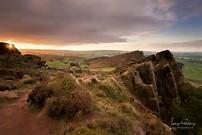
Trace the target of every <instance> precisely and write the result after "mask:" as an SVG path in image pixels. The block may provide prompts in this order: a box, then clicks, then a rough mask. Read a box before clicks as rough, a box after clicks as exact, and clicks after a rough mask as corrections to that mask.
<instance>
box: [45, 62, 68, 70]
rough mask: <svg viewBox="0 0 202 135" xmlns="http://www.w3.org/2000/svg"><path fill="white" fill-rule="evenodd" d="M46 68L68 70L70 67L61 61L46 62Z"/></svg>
mask: <svg viewBox="0 0 202 135" xmlns="http://www.w3.org/2000/svg"><path fill="white" fill-rule="evenodd" d="M47 65H48V67H50V68H55V69H68V68H69V67H70V65H69V63H67V64H66V63H64V62H61V61H49V62H47Z"/></svg>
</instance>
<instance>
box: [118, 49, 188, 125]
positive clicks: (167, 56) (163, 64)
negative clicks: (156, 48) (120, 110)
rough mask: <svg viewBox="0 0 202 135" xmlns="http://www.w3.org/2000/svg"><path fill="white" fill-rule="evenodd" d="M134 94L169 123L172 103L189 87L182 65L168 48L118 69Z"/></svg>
mask: <svg viewBox="0 0 202 135" xmlns="http://www.w3.org/2000/svg"><path fill="white" fill-rule="evenodd" d="M116 71H117V73H119V75H120V77H121V79H122V80H123V81H124V83H125V85H126V86H127V87H128V88H129V90H130V91H131V93H133V94H134V96H135V97H136V98H137V99H139V100H140V101H141V102H142V103H143V104H144V105H145V106H146V107H147V108H149V109H150V110H152V111H153V112H155V113H156V114H158V115H160V117H161V118H162V119H163V120H165V121H166V122H169V121H170V117H171V116H172V110H171V107H172V104H173V102H175V100H176V99H177V97H178V93H179V91H180V90H182V89H183V88H184V86H185V81H184V76H183V74H182V71H181V68H179V66H178V64H177V62H176V61H175V59H174V56H173V54H172V53H171V52H170V51H168V50H166V51H162V52H159V53H157V54H156V55H151V56H148V57H146V58H144V59H143V60H141V61H139V62H133V63H130V64H128V65H125V66H123V67H121V68H119V69H117V70H116Z"/></svg>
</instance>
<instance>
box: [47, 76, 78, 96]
mask: <svg viewBox="0 0 202 135" xmlns="http://www.w3.org/2000/svg"><path fill="white" fill-rule="evenodd" d="M50 86H51V87H52V88H53V89H54V91H55V93H56V94H57V95H68V94H69V93H70V92H71V91H73V90H74V89H75V88H77V84H76V81H75V80H74V78H72V77H71V76H65V77H64V76H58V77H56V78H55V80H54V81H53V82H51V83H50Z"/></svg>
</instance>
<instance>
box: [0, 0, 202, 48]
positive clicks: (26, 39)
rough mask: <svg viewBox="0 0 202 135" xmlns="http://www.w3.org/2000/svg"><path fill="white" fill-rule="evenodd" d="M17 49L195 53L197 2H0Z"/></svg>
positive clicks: (3, 28) (2, 24)
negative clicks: (167, 50)
mask: <svg viewBox="0 0 202 135" xmlns="http://www.w3.org/2000/svg"><path fill="white" fill-rule="evenodd" d="M0 19H1V21H0V41H6V42H9V43H13V44H15V45H16V46H17V47H18V48H20V49H61V50H64V49H65V50H66V49H67V50H127V51H132V50H145V51H160V50H165V49H169V50H171V51H184V52H186V51H199V52H200V51H201V52H202V1H201V0H57V1H56V0H0Z"/></svg>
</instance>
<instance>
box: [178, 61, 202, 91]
mask: <svg viewBox="0 0 202 135" xmlns="http://www.w3.org/2000/svg"><path fill="white" fill-rule="evenodd" d="M177 61H178V62H182V63H184V65H185V66H184V68H183V73H184V76H185V78H186V79H187V80H188V81H190V82H191V83H192V84H193V85H194V86H197V87H198V86H201V85H202V62H201V60H198V61H197V60H195V59H185V58H177Z"/></svg>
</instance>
